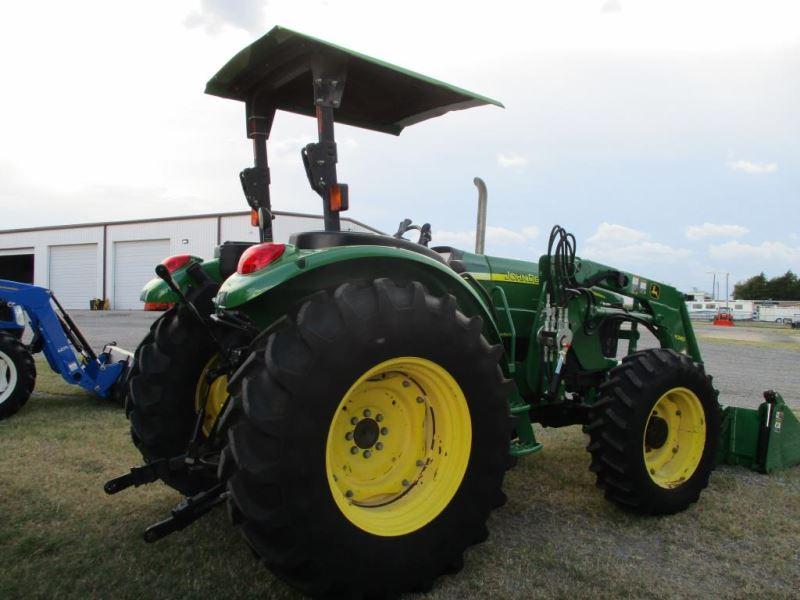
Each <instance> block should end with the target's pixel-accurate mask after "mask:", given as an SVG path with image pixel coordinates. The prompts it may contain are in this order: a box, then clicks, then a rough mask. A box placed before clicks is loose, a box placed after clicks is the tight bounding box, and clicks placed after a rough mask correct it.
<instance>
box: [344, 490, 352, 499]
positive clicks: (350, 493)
mask: <svg viewBox="0 0 800 600" xmlns="http://www.w3.org/2000/svg"><path fill="white" fill-rule="evenodd" d="M344 495H345V496H347V497H348V498H352V497H353V490H347V491H346V492H345V493H344Z"/></svg>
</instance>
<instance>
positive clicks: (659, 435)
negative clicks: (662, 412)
mask: <svg viewBox="0 0 800 600" xmlns="http://www.w3.org/2000/svg"><path fill="white" fill-rule="evenodd" d="M668 433H669V428H668V427H667V422H666V421H665V420H664V419H662V418H661V417H659V416H656V415H653V416H652V417H651V418H650V423H648V425H647V431H646V432H645V434H644V445H645V447H646V448H648V449H650V450H657V449H658V448H661V447H662V446H663V445H664V444H665V443H666V442H667V435H668Z"/></svg>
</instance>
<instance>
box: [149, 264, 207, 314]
mask: <svg viewBox="0 0 800 600" xmlns="http://www.w3.org/2000/svg"><path fill="white" fill-rule="evenodd" d="M198 261H199V262H200V266H201V267H202V268H203V271H205V272H206V274H207V275H208V276H209V277H211V279H213V280H214V281H216V282H217V283H222V276H221V275H220V272H219V259H217V258H214V259H212V260H207V261H203V260H202V259H197V260H196V261H192V262H191V263H189V264H187V265H186V266H185V267H181V268H180V269H178V270H176V271H175V272H173V273H172V279H173V280H174V281H175V283H176V284H177V285H178V287H179V288H180V289H181V291H183V292H184V293H186V292H187V290H188V288H189V286H190V285H192V284H194V283H195V282H194V280H193V279H192V278H191V277H190V276H189V269H188V267H189V266H190V265H192V264H196V263H197V262H198ZM139 299H140V300H141V301H142V302H157V303H168V302H177V301H178V296H177V295H176V294H175V293H174V292H173V291H172V290H170V289H169V286H167V284H166V283H164V281H163V280H161V279H160V278H158V277H155V278H153V279H151V280H150V281H148V282H147V284H146V285H145V286H144V288H142V294H141V296H140V297H139Z"/></svg>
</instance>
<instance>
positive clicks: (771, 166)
mask: <svg viewBox="0 0 800 600" xmlns="http://www.w3.org/2000/svg"><path fill="white" fill-rule="evenodd" d="M728 168H729V169H730V170H731V171H741V172H743V173H747V174H749V175H762V174H764V173H774V172H775V171H777V170H778V165H777V164H776V163H757V162H753V161H751V160H741V159H740V160H730V161H728Z"/></svg>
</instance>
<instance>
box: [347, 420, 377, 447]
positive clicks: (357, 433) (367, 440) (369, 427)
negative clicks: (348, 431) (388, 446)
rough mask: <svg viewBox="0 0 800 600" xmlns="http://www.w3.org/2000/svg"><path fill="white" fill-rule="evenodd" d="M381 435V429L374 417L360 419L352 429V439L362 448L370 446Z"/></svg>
mask: <svg viewBox="0 0 800 600" xmlns="http://www.w3.org/2000/svg"><path fill="white" fill-rule="evenodd" d="M380 435H381V429H380V427H379V426H378V422H377V421H376V420H375V419H370V418H366V419H361V420H360V421H359V422H358V423H356V428H355V430H353V441H354V442H355V443H356V446H358V447H359V448H361V449H362V450H366V449H368V448H372V447H373V446H374V445H375V443H376V442H377V441H378V438H379V437H380Z"/></svg>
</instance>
